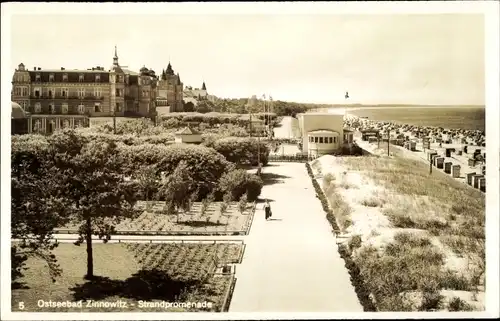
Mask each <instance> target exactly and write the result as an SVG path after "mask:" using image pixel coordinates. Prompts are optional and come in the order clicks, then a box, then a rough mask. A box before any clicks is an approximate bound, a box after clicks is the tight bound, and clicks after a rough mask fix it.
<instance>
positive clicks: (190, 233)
mask: <svg viewBox="0 0 500 321" xmlns="http://www.w3.org/2000/svg"><path fill="white" fill-rule="evenodd" d="M53 233H54V234H77V233H78V229H77V228H72V229H69V228H58V229H55V230H54V231H53ZM246 234H247V231H246V230H237V231H236V230H227V231H180V230H178V231H175V230H171V231H145V230H119V231H115V232H114V233H113V235H133V236H136V235H144V236H146V235H148V236H197V235H204V236H219V235H221V236H228V235H235V236H240V235H246Z"/></svg>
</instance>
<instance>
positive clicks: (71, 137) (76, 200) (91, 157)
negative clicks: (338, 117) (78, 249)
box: [49, 130, 138, 279]
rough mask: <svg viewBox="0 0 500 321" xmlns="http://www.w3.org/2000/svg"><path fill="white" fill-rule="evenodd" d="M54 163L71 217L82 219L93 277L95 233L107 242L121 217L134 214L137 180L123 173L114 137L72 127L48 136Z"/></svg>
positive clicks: (89, 272)
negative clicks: (94, 136)
mask: <svg viewBox="0 0 500 321" xmlns="http://www.w3.org/2000/svg"><path fill="white" fill-rule="evenodd" d="M49 143H50V145H51V148H52V149H53V153H54V162H55V167H56V168H57V169H58V170H59V171H60V173H61V175H60V177H59V180H60V184H61V185H62V190H63V191H64V194H63V195H64V197H65V198H66V203H68V204H69V205H70V207H69V208H70V209H71V211H72V217H73V218H74V219H75V220H76V221H77V222H80V227H79V229H78V233H79V238H78V240H77V241H76V242H75V245H80V244H82V243H83V242H85V243H86V246H87V274H86V275H85V278H86V279H92V278H93V277H94V264H93V263H94V262H93V249H92V235H96V236H98V237H99V238H100V239H103V240H104V242H107V241H108V240H109V239H111V235H112V234H113V233H114V231H115V225H116V224H118V223H119V222H120V220H121V219H124V218H130V217H134V216H135V215H136V214H137V212H136V211H135V210H134V208H133V207H134V205H135V202H136V201H137V196H138V195H136V192H135V191H136V190H137V184H136V182H135V181H134V180H129V181H127V180H125V178H124V176H123V175H122V173H121V166H120V161H119V157H118V151H117V148H116V144H115V143H114V142H113V141H88V140H87V139H86V138H85V137H83V136H81V135H77V133H76V132H75V131H73V130H65V131H62V132H57V133H55V134H53V135H52V136H51V137H50V138H49Z"/></svg>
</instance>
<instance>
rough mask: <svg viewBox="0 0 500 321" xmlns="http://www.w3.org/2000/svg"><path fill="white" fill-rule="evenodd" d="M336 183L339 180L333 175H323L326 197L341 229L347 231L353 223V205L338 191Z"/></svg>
mask: <svg viewBox="0 0 500 321" xmlns="http://www.w3.org/2000/svg"><path fill="white" fill-rule="evenodd" d="M336 183H337V182H336V180H335V177H334V176H333V175H331V174H326V175H325V176H324V177H323V184H322V185H323V192H324V193H325V196H326V199H327V200H328V202H329V204H330V207H331V209H332V211H333V214H334V216H335V219H336V221H337V224H338V225H339V228H340V230H341V231H342V232H345V230H346V229H347V228H349V227H350V226H351V225H352V220H351V207H350V206H349V204H348V203H347V202H346V201H345V200H344V199H343V198H342V196H341V195H340V194H339V193H338V192H337V191H336V188H337V184H336ZM340 185H342V184H340Z"/></svg>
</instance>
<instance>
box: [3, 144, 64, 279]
mask: <svg viewBox="0 0 500 321" xmlns="http://www.w3.org/2000/svg"><path fill="white" fill-rule="evenodd" d="M51 158H52V157H51V153H50V150H49V145H48V143H47V141H46V139H45V138H43V137H41V136H35V135H26V136H24V137H22V138H19V139H17V138H14V137H13V138H12V153H11V173H12V174H11V209H12V212H11V235H12V239H14V240H17V241H18V242H12V245H11V272H12V274H11V280H12V286H14V287H15V286H16V285H17V282H16V281H17V279H18V278H20V277H22V276H23V273H22V272H23V271H24V270H25V269H26V265H25V264H26V261H27V260H28V258H29V257H37V258H41V259H43V260H44V261H45V262H46V264H47V265H48V267H49V273H50V276H51V278H52V280H53V281H55V277H57V276H59V275H60V273H61V269H60V268H59V265H58V264H57V260H56V258H55V256H54V255H53V254H51V251H52V250H53V249H54V248H55V247H56V246H57V243H55V242H53V235H52V233H53V230H54V228H56V227H59V226H61V225H64V224H66V223H67V222H68V215H67V214H68V213H67V212H68V211H67V206H66V205H67V204H66V203H65V199H64V197H63V194H64V192H65V191H64V190H63V189H62V188H60V187H61V186H60V185H59V171H57V170H56V169H55V168H54V167H53V164H51V162H50V159H51Z"/></svg>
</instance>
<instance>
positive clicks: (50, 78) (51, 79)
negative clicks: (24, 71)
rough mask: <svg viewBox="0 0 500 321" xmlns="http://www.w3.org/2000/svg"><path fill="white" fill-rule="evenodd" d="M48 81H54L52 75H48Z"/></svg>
mask: <svg viewBox="0 0 500 321" xmlns="http://www.w3.org/2000/svg"><path fill="white" fill-rule="evenodd" d="M49 81H50V82H53V81H54V74H50V75H49Z"/></svg>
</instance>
